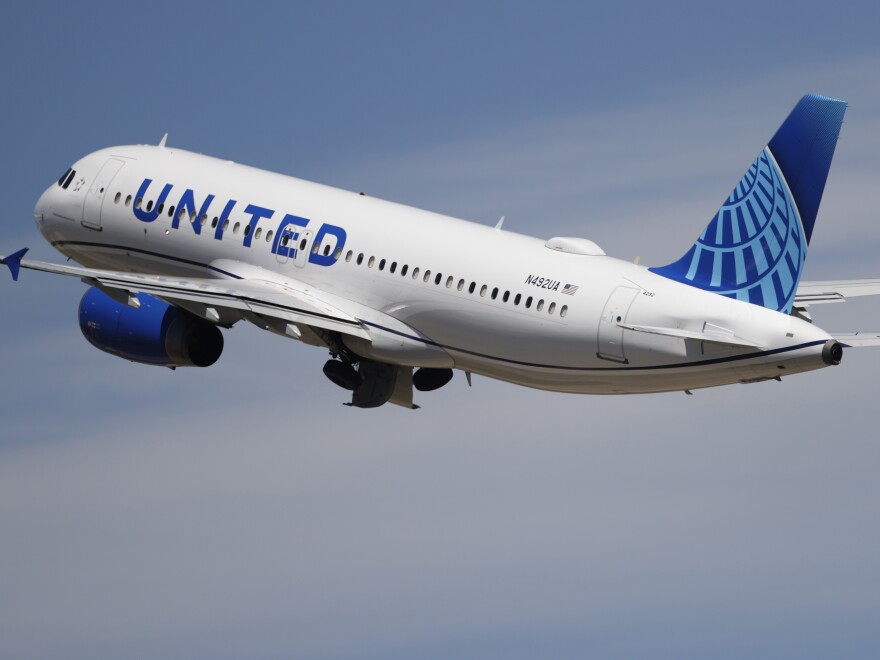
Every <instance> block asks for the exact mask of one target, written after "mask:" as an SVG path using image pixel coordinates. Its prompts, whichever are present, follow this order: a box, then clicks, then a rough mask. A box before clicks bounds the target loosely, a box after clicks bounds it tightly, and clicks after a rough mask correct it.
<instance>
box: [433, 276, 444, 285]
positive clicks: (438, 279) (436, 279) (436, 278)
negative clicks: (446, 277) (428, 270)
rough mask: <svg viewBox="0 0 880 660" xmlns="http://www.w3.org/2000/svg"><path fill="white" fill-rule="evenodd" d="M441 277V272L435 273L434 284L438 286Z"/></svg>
mask: <svg viewBox="0 0 880 660" xmlns="http://www.w3.org/2000/svg"><path fill="white" fill-rule="evenodd" d="M442 279H443V274H442V273H437V277H435V278H434V284H436V285H437V286H440V280H442Z"/></svg>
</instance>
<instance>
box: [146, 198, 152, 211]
mask: <svg viewBox="0 0 880 660" xmlns="http://www.w3.org/2000/svg"><path fill="white" fill-rule="evenodd" d="M152 210H153V200H152V199H151V200H150V201H148V202H147V211H152Z"/></svg>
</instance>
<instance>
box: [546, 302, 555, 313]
mask: <svg viewBox="0 0 880 660" xmlns="http://www.w3.org/2000/svg"><path fill="white" fill-rule="evenodd" d="M555 311H556V303H550V307H548V308H547V313H548V314H552V313H553V312H555Z"/></svg>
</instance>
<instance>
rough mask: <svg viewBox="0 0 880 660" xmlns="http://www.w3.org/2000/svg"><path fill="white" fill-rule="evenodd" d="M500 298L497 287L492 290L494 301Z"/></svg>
mask: <svg viewBox="0 0 880 660" xmlns="http://www.w3.org/2000/svg"><path fill="white" fill-rule="evenodd" d="M497 297H498V287H497V286H496V287H495V288H494V289H492V300H495V299H496V298H497Z"/></svg>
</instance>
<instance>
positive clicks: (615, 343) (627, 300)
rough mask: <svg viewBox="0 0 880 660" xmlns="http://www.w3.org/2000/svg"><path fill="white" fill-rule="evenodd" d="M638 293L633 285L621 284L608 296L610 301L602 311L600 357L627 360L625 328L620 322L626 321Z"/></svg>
mask: <svg viewBox="0 0 880 660" xmlns="http://www.w3.org/2000/svg"><path fill="white" fill-rule="evenodd" d="M638 293H639V290H638V289H634V288H633V287H629V286H619V287H617V288H616V289H614V291H613V292H612V293H611V295H610V296H609V297H608V302H607V303H605V309H604V310H603V311H602V320H601V321H599V335H598V337H597V346H598V348H597V351H596V354H597V355H598V356H599V357H600V358H602V359H604V360H614V361H615V362H626V354H625V353H624V351H623V328H621V327H620V324H621V323H623V322H625V321H626V314H627V312H628V311H629V308H630V305H632V303H633V300H635V297H636V296H637V295H638Z"/></svg>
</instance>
